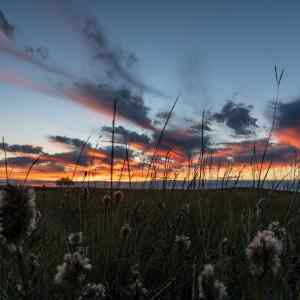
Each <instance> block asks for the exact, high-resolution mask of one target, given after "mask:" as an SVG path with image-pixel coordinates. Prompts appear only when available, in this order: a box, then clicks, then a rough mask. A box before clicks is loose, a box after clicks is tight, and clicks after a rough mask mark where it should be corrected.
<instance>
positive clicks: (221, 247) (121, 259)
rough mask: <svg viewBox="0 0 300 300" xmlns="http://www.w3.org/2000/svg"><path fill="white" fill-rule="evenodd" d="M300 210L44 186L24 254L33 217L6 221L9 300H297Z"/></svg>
mask: <svg viewBox="0 0 300 300" xmlns="http://www.w3.org/2000/svg"><path fill="white" fill-rule="evenodd" d="M14 189H15V188H14ZM19 192H20V191H19ZM6 193H7V195H9V194H10V196H11V197H14V196H16V191H15V192H14V193H15V194H14V195H13V194H11V192H9V191H8V192H6ZM20 193H23V197H24V195H25V194H26V192H25V191H22V192H20ZM19 196H20V194H19ZM31 196H32V195H31ZM2 201H3V198H2ZM299 208H300V203H299V194H298V193H293V192H275V191H273V192H272V191H267V190H265V191H263V190H251V189H228V190H223V191H222V190H210V191H204V190H203V191H188V192H187V191H180V190H178V191H168V190H166V191H161V190H160V191H155V190H131V191H130V190H124V191H121V192H120V191H116V192H113V197H112V198H111V197H110V193H109V192H108V193H107V192H106V191H105V190H99V189H92V188H91V189H78V188H71V189H63V188H52V189H47V188H39V189H37V190H36V209H37V210H38V211H40V214H39V213H38V214H36V218H37V219H38V220H37V221H36V224H34V228H33V229H32V231H31V232H30V235H26V237H24V236H23V241H22V245H21V244H19V246H18V244H17V242H15V245H17V249H12V245H8V244H9V239H10V238H11V239H17V238H18V237H17V235H18V234H21V230H23V229H21V228H20V231H18V230H17V228H18V226H26V222H27V221H26V214H27V218H29V217H30V216H29V215H28V212H26V209H25V208H24V207H23V208H20V209H21V213H20V215H19V216H16V215H14V216H12V218H17V220H18V221H19V222H20V224H14V225H12V223H9V222H10V220H8V219H7V223H9V224H10V225H12V226H15V227H14V236H9V234H8V231H9V229H7V231H4V236H5V233H7V241H6V242H7V247H2V249H1V256H0V259H1V277H0V291H1V296H0V299H20V298H21V299H45V300H46V299H104V298H105V299H153V300H154V299H209V300H213V299H216V300H217V299H239V300H240V299H257V300H261V299H278V300H279V299H298V298H297V297H298V295H299V289H298V284H299V280H300V257H299V255H298V254H297V253H299V247H300V236H299V235H300V227H299V222H300V213H299ZM7 212H8V209H7ZM1 217H2V218H3V213H2V214H1ZM24 218H25V220H24ZM22 220H24V221H23V222H25V223H22ZM276 222H279V223H276ZM79 232H81V233H82V234H77V235H76V234H73V233H79ZM18 247H20V249H22V250H20V249H18ZM58 266H59V267H58ZM93 284H94V285H93Z"/></svg>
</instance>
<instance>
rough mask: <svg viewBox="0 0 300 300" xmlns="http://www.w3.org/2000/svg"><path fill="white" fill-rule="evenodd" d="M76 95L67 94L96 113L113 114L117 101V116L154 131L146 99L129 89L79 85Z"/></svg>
mask: <svg viewBox="0 0 300 300" xmlns="http://www.w3.org/2000/svg"><path fill="white" fill-rule="evenodd" d="M75 93H76V94H75V95H74V94H72V93H71V94H70V93H67V96H69V97H70V98H71V99H73V100H74V101H76V102H79V103H80V104H82V105H85V106H87V107H89V108H91V109H93V110H95V111H100V112H102V113H109V114H112V108H113V103H114V101H115V100H116V101H117V114H118V115H120V116H121V117H123V118H124V119H126V120H128V121H131V122H133V123H135V124H137V125H140V126H141V127H143V128H147V129H153V126H152V124H151V119H150V118H149V116H148V113H149V111H150V108H148V107H147V106H146V105H145V102H144V99H143V98H142V97H140V96H136V95H134V94H133V93H132V92H131V91H130V90H129V89H127V88H123V89H114V88H112V87H110V86H108V85H94V84H91V83H77V84H76V91H75Z"/></svg>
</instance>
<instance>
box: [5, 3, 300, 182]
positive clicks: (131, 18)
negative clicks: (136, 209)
mask: <svg viewBox="0 0 300 300" xmlns="http://www.w3.org/2000/svg"><path fill="white" fill-rule="evenodd" d="M0 11H1V14H0V66H1V69H0V99H1V103H2V109H1V110H0V120H1V126H0V135H1V136H3V137H5V145H6V150H7V151H6V152H7V153H6V155H7V156H8V159H7V162H8V163H9V166H10V168H11V174H10V176H12V177H15V178H22V176H23V177H24V174H26V170H27V169H28V167H29V166H30V163H31V162H32V161H33V160H34V159H35V158H36V156H37V155H40V156H41V157H40V160H39V162H38V163H37V164H36V166H35V168H34V171H33V173H32V174H33V175H32V176H33V177H35V178H44V179H51V180H54V179H57V178H60V177H62V176H64V175H70V174H73V173H74V172H73V170H74V168H76V169H78V170H79V171H78V174H80V175H78V176H82V173H83V174H84V173H85V172H86V170H93V174H94V175H93V176H95V178H98V179H102V178H106V177H107V174H108V173H109V172H108V169H109V160H110V155H111V149H110V140H111V128H110V127H111V123H112V115H113V103H114V101H115V100H116V99H117V108H116V110H117V113H116V114H117V119H116V134H117V136H116V146H117V147H118V148H117V151H116V157H115V158H114V159H115V162H116V169H117V170H119V169H122V168H123V169H124V168H125V167H124V166H123V165H125V163H124V162H125V158H126V151H127V150H126V149H127V148H126V144H128V151H127V152H128V153H127V154H128V155H129V156H130V159H129V160H130V162H131V164H132V166H133V170H135V168H136V174H139V175H136V176H137V177H143V176H142V175H141V174H140V173H141V172H142V171H141V170H139V168H140V165H143V164H146V163H149V161H150V162H151V156H153V153H155V154H156V155H157V156H158V158H156V161H155V163H156V164H157V172H158V173H159V172H162V170H161V169H162V168H165V166H166V162H165V161H166V160H167V162H169V163H170V170H171V171H172V174H175V175H176V174H177V173H178V174H180V175H178V176H179V177H180V176H181V177H185V176H187V175H185V174H186V172H187V171H186V170H187V169H189V167H188V166H189V165H190V163H189V162H190V161H192V163H194V164H196V163H197V161H198V162H199V158H198V153H199V150H200V149H201V147H202V145H203V141H204V142H205V148H206V150H207V152H209V153H210V154H211V155H213V156H214V157H215V159H216V164H217V163H218V162H219V161H224V163H226V162H227V161H228V159H230V161H234V164H235V165H236V166H237V167H238V168H246V169H247V168H248V167H249V164H250V162H251V155H252V154H253V145H254V144H255V145H257V146H256V151H258V154H259V151H262V152H263V149H264V145H265V139H266V138H267V137H268V131H269V130H270V128H271V126H272V106H271V104H270V103H271V102H272V101H273V102H274V99H275V97H276V96H275V95H276V80H275V78H274V76H275V75H274V66H275V65H277V73H278V76H280V72H281V70H284V76H283V78H282V81H281V83H280V93H279V98H278V110H277V115H276V116H277V118H278V119H277V122H276V129H275V130H274V134H273V135H272V141H273V142H274V145H272V149H270V157H268V162H266V163H269V164H271V162H272V167H273V166H275V165H276V166H280V167H282V166H283V165H284V166H285V167H284V168H285V169H286V165H287V164H288V163H290V161H291V159H292V158H293V157H294V156H295V153H296V152H297V151H298V149H299V148H300V144H299V142H298V137H299V134H300V128H299V122H298V121H299V117H298V112H300V98H299V94H300V90H299V89H300V85H299V76H298V70H299V67H300V60H299V53H300V43H299V42H298V35H299V25H300V18H299V14H300V13H299V12H300V3H299V1H285V2H284V1H266V0H254V1H237V0H229V1H228V0H227V1H223V0H220V1H196V0H191V1H188V3H186V2H185V1H180V0H173V1H170V0H165V1H156V0H154V1H141V0H139V1H138V0H132V1H122V2H120V1H118V2H117V1H97V0H91V1H83V0H76V1H71V0H62V1H59V0H54V1H50V0H41V1H38V0H28V1H22V2H20V1H16V0H15V1H14V0H2V1H1V4H0ZM177 97H178V98H179V99H178V102H177V104H176V106H175V108H174V111H173V113H172V117H171V119H170V121H169V122H168V126H167V129H166V131H165V134H164V139H163V142H162V143H161V144H160V145H157V141H158V140H159V134H160V130H161V128H162V127H163V125H164V122H165V120H166V118H167V116H168V113H167V112H168V111H170V109H171V107H172V105H173V103H174V101H175V99H176V98H177ZM203 111H205V114H204V119H205V122H204V123H205V124H206V123H207V126H205V130H202V128H201V124H203V123H202V116H203ZM203 132H204V134H205V137H203V138H202V134H203ZM89 137H90V138H89ZM88 138H89V140H88V144H87V145H86V147H85V149H84V150H82V147H83V145H84V144H85V141H86V140H87V139H88ZM22 146H23V147H22ZM25 146H27V147H25ZM29 146H30V147H31V148H30V147H29ZM39 147H41V148H39ZM37 148H38V149H39V151H38V149H37ZM81 151H83V153H82V161H77V158H76V157H78V153H80V152H81ZM251 153H252V154H251ZM2 155H4V151H2ZM118 155H119V156H118ZM128 155H127V156H128ZM166 157H167V158H168V159H166ZM127 158H128V157H127ZM232 159H234V160H232ZM4 161H5V159H4V158H3V159H2V162H4ZM91 161H93V163H94V165H95V166H94V167H92V166H91ZM118 164H119V167H118ZM150 165H151V163H150ZM182 166H183V170H184V171H182ZM267 166H268V164H267ZM267 166H266V167H267ZM1 168H2V175H1V176H2V177H4V176H6V174H5V170H4V169H5V168H4V164H3V167H1ZM151 168H152V166H151ZM146 169H147V168H146ZM171 171H170V172H171ZM120 172H121V173H122V172H123V171H120ZM249 172H250V171H249V170H248V173H249ZM154 173H155V172H154ZM246 173H247V172H246ZM95 174H96V175H95ZM175 175H174V176H175ZM128 176H129V175H128ZM124 179H125V178H124Z"/></svg>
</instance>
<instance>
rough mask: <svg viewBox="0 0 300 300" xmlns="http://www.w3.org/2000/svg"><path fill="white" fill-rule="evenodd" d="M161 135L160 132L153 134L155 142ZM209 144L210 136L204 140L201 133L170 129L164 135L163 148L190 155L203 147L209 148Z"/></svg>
mask: <svg viewBox="0 0 300 300" xmlns="http://www.w3.org/2000/svg"><path fill="white" fill-rule="evenodd" d="M159 134H160V133H159V132H158V131H157V132H155V133H154V134H153V140H154V141H156V140H157V139H158V136H159ZM209 144H210V138H209V137H208V136H204V138H203V139H202V137H201V135H200V134H199V133H195V132H193V131H191V130H186V129H184V130H178V129H172V130H171V129H170V130H166V131H165V133H164V137H163V140H162V142H161V148H163V149H167V150H173V149H179V150H181V151H182V152H183V153H184V154H185V155H189V154H191V153H193V152H194V151H196V150H200V149H201V147H202V146H204V148H207V147H208V146H209Z"/></svg>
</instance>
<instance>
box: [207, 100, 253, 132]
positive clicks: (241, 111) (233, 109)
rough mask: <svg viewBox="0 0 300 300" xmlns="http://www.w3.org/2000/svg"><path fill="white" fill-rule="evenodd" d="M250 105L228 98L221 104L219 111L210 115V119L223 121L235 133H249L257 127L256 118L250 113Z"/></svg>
mask: <svg viewBox="0 0 300 300" xmlns="http://www.w3.org/2000/svg"><path fill="white" fill-rule="evenodd" d="M252 109H253V106H252V105H245V104H243V103H234V102H233V101H231V100H229V101H227V102H226V103H225V105H224V106H223V108H222V110H221V112H219V113H215V114H213V115H212V119H213V120H215V121H217V122H219V123H224V124H225V125H226V126H228V127H229V128H231V129H232V130H233V131H234V133H235V134H237V135H250V134H253V133H254V130H255V128H257V127H258V125H257V119H256V118H253V117H252V116H251V115H250V112H251V110H252Z"/></svg>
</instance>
